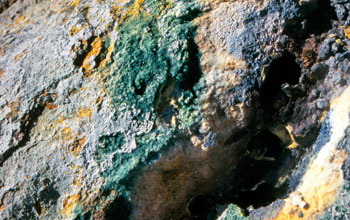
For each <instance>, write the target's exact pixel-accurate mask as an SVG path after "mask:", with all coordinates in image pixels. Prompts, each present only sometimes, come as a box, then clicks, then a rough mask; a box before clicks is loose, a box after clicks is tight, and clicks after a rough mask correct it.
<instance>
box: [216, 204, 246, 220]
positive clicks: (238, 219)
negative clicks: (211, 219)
mask: <svg viewBox="0 0 350 220" xmlns="http://www.w3.org/2000/svg"><path fill="white" fill-rule="evenodd" d="M219 220H251V218H250V217H244V216H243V213H242V211H241V210H240V208H238V207H237V206H235V205H233V204H230V205H229V206H228V207H227V210H226V211H225V213H224V214H223V216H221V218H219Z"/></svg>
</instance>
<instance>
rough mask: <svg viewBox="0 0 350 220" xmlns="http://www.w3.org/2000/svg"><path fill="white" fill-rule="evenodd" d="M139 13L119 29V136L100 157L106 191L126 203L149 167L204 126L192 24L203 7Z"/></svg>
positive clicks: (144, 5)
mask: <svg viewBox="0 0 350 220" xmlns="http://www.w3.org/2000/svg"><path fill="white" fill-rule="evenodd" d="M137 7H138V10H137V13H135V14H134V15H130V16H129V17H128V18H126V20H125V21H124V23H123V24H121V25H119V27H118V34H119V35H118V40H117V41H116V44H115V51H114V54H113V55H112V58H113V63H112V64H110V65H111V66H110V69H111V70H110V74H109V76H108V77H107V82H106V84H107V85H106V87H107V91H108V93H109V95H110V96H111V98H112V101H113V105H114V107H115V110H116V113H115V120H116V123H117V124H118V128H119V132H118V133H116V134H112V135H109V136H105V137H102V138H101V145H102V147H101V148H99V149H98V154H97V156H96V159H97V161H98V162H99V163H101V164H104V165H103V166H104V169H105V171H104V172H103V173H102V176H103V177H105V178H106V179H107V183H106V184H105V186H104V189H105V190H106V191H109V190H111V189H116V190H117V191H118V193H119V194H118V195H119V196H122V195H123V196H124V197H126V198H127V197H128V191H129V190H131V189H132V187H133V180H134V177H136V176H137V175H138V174H139V172H140V171H141V169H143V168H144V165H145V164H149V163H151V162H152V161H153V160H156V159H158V158H159V157H160V155H161V154H162V153H164V152H166V151H167V150H168V149H169V148H170V147H171V146H173V144H174V138H176V137H177V135H179V134H181V133H184V132H183V131H184V129H188V128H189V127H191V126H192V125H194V124H195V123H196V122H199V120H200V113H199V108H198V95H199V92H200V90H201V84H200V83H199V82H198V80H192V79H196V78H198V79H199V78H200V74H201V73H200V72H199V71H198V68H193V63H196V59H197V61H198V59H199V58H198V56H199V54H198V50H195V49H193V48H195V46H193V45H195V44H194V37H195V26H194V25H193V24H192V23H191V20H192V19H193V18H195V17H196V16H198V13H199V12H200V6H199V4H198V3H196V2H193V1H192V2H191V1H185V0H183V1H178V2H177V3H176V4H170V3H169V1H165V0H164V1H157V0H151V1H147V2H143V1H140V4H139V5H138V6H137ZM193 59H195V60H193ZM198 63H199V62H198ZM193 69H196V70H197V71H196V72H194V71H193ZM194 74H195V75H196V76H193V75H194ZM189 79H191V80H189ZM170 100H173V103H172V104H171V102H170ZM155 124H157V126H154V125H155ZM111 199H113V198H111Z"/></svg>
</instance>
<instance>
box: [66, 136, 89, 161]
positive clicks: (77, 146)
mask: <svg viewBox="0 0 350 220" xmlns="http://www.w3.org/2000/svg"><path fill="white" fill-rule="evenodd" d="M85 143H86V139H85V137H83V138H79V139H76V140H74V142H73V143H72V144H70V145H69V150H70V151H71V152H72V153H73V155H74V157H76V158H77V157H78V155H79V153H80V152H81V149H82V148H83V147H84V146H85Z"/></svg>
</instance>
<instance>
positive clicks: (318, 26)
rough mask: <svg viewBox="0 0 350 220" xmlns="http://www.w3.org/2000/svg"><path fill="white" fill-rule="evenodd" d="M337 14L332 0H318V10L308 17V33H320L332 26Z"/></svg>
mask: <svg viewBox="0 0 350 220" xmlns="http://www.w3.org/2000/svg"><path fill="white" fill-rule="evenodd" d="M334 20H337V14H336V12H335V9H334V8H333V6H331V1H330V0H318V1H317V8H316V10H315V11H314V12H313V13H311V14H309V15H308V16H307V17H306V33H305V34H306V35H311V34H315V35H319V34H322V33H325V32H327V31H328V30H330V29H331V28H332V22H333V21H334Z"/></svg>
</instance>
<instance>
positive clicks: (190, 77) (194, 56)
mask: <svg viewBox="0 0 350 220" xmlns="http://www.w3.org/2000/svg"><path fill="white" fill-rule="evenodd" d="M187 46H188V61H187V63H186V66H185V68H184V72H185V73H184V75H185V76H184V77H185V78H184V79H183V81H182V82H181V84H180V87H181V89H183V90H191V91H192V92H193V87H194V86H195V85H196V84H197V83H198V82H199V80H200V78H201V76H202V70H201V67H200V61H199V57H198V54H199V48H198V46H197V44H196V43H195V42H194V40H193V39H190V40H188V45H187Z"/></svg>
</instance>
